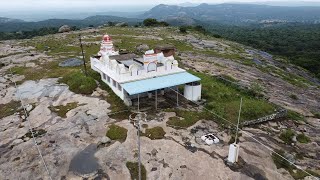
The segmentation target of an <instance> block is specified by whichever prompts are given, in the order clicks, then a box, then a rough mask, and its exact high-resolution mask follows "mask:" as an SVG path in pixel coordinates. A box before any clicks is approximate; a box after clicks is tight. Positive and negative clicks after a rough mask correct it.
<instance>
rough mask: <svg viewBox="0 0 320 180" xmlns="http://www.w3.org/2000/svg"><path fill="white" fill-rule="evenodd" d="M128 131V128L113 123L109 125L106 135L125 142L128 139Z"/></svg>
mask: <svg viewBox="0 0 320 180" xmlns="http://www.w3.org/2000/svg"><path fill="white" fill-rule="evenodd" d="M127 132H128V130H127V129H126V128H123V127H120V126H117V125H115V124H112V125H110V126H109V130H108V132H107V134H106V136H107V137H109V138H110V139H112V140H116V141H120V142H124V141H125V140H126V139H127Z"/></svg>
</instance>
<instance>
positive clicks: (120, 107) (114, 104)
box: [89, 70, 131, 120]
mask: <svg viewBox="0 0 320 180" xmlns="http://www.w3.org/2000/svg"><path fill="white" fill-rule="evenodd" d="M89 76H91V77H92V78H94V79H95V80H96V81H98V82H99V84H100V86H99V87H100V88H101V89H103V90H105V91H107V92H108V96H107V97H105V100H106V101H107V102H108V103H109V104H110V105H111V107H110V109H111V115H109V117H110V118H113V119H117V120H124V119H128V117H129V115H130V114H131V111H130V109H129V108H128V106H126V105H125V104H124V103H123V100H122V99H120V98H119V97H118V96H117V95H116V94H115V93H114V92H113V91H112V90H111V88H110V87H109V86H108V85H107V84H106V83H104V82H103V81H102V80H101V75H100V74H99V73H97V72H95V71H93V70H89ZM117 112H119V113H117ZM112 113H115V114H112Z"/></svg>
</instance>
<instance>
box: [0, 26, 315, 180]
mask: <svg viewBox="0 0 320 180" xmlns="http://www.w3.org/2000/svg"><path fill="white" fill-rule="evenodd" d="M105 33H108V34H109V35H111V37H112V38H113V41H114V44H115V45H116V47H117V48H118V49H120V50H121V51H122V52H135V53H137V54H141V53H142V52H140V51H139V48H137V46H139V45H141V44H143V45H148V46H149V47H150V48H152V47H154V46H155V45H157V44H172V45H175V46H176V48H177V53H176V58H177V59H178V60H179V63H180V64H179V65H180V66H181V67H184V68H186V69H188V70H189V72H191V73H194V74H196V75H197V76H199V77H200V78H201V79H202V81H201V83H202V85H203V93H202V97H203V98H204V100H203V101H202V102H201V104H200V105H198V104H194V103H190V102H188V101H186V100H184V99H183V98H182V97H180V99H181V101H180V104H179V107H176V104H175V99H174V98H172V97H171V96H172V95H173V96H175V94H174V93H173V92H172V93H167V94H166V95H165V96H159V109H158V111H156V110H155V109H154V107H153V106H154V100H153V99H142V100H141V107H140V108H141V109H142V110H143V111H145V112H146V113H147V115H148V118H147V120H148V121H147V122H143V123H142V137H141V162H142V165H143V167H144V169H145V172H144V173H143V174H144V176H143V177H146V178H147V179H197V178H200V179H301V178H305V177H306V178H311V179H312V178H313V179H315V178H314V177H311V176H308V174H306V173H304V172H303V171H301V170H299V169H297V168H295V167H293V166H292V165H291V164H288V163H286V161H283V160H282V159H281V158H280V159H279V156H277V155H276V154H275V153H274V152H271V151H270V149H273V150H277V152H279V153H280V154H281V155H283V156H284V157H285V158H287V159H289V160H290V162H294V164H296V165H298V166H299V167H301V168H302V169H304V170H307V172H308V173H310V174H312V175H313V176H319V175H318V174H319V173H320V169H319V164H320V160H319V156H320V154H319V150H320V147H319V146H320V139H319V136H318V134H319V133H320V119H319V113H320V112H319V110H320V103H319V102H320V91H319V85H320V84H319V81H318V80H317V79H314V78H313V77H312V76H311V75H310V74H309V73H308V72H306V71H305V70H303V69H301V68H299V67H296V66H294V65H291V64H289V63H287V62H286V61H284V60H282V59H281V58H277V57H273V56H272V55H270V54H267V53H265V52H261V51H259V50H256V49H253V48H251V47H247V46H244V45H241V44H238V43H234V42H230V41H226V40H223V39H216V38H213V37H209V36H205V35H203V34H201V33H198V32H195V31H190V32H188V33H187V34H182V33H180V32H179V30H178V29H177V28H173V27H168V28H127V27H121V28H120V27H111V28H104V29H91V30H86V31H75V32H70V33H64V34H54V35H48V36H43V37H35V38H33V39H26V40H12V41H2V42H1V43H0V47H1V48H0V67H1V68H0V74H1V76H0V96H1V98H0V137H1V141H0V154H1V155H0V179H19V178H20V179H39V178H42V179H49V176H51V177H52V178H53V179H85V178H88V179H94V178H98V179H99V178H100V179H130V177H136V175H137V172H136V171H135V169H137V167H136V166H135V165H136V164H135V163H134V162H137V151H138V150H137V141H136V140H137V134H136V129H135V127H134V125H133V124H132V122H130V121H129V120H128V115H130V112H131V111H134V110H135V109H136V106H135V105H134V106H133V107H131V108H130V109H128V108H126V107H125V106H124V105H123V104H122V102H121V100H119V99H118V98H117V97H116V96H115V95H114V94H113V93H112V91H110V89H108V88H106V86H105V85H103V84H101V82H99V78H100V76H99V75H97V74H94V73H93V72H92V71H89V76H90V77H92V78H94V79H95V80H96V81H97V83H98V84H99V86H98V87H97V88H95V89H94V90H93V92H92V93H89V94H76V93H74V92H72V91H73V90H72V87H71V86H70V87H68V86H67V85H66V84H64V83H62V82H61V77H69V76H70V75H72V74H73V73H75V72H77V73H78V74H77V75H79V74H82V73H81V71H83V70H82V67H81V66H80V67H60V66H58V64H59V62H62V61H63V60H65V59H68V58H81V56H80V55H81V51H80V48H79V41H78V35H79V34H81V35H82V40H83V44H84V51H85V56H86V57H85V59H86V60H87V61H88V59H89V56H90V55H92V54H95V53H97V51H98V50H99V46H100V41H101V36H102V35H103V34H105ZM79 56H80V57H79ZM87 64H88V63H87ZM88 68H89V67H88ZM14 82H15V83H16V84H17V86H15V83H14ZM240 97H243V98H244V106H243V113H242V118H241V121H247V120H252V119H256V118H259V117H262V116H266V115H269V114H272V113H274V112H275V111H277V110H278V109H281V108H286V109H288V110H290V111H288V116H287V117H286V118H283V119H278V120H276V121H272V122H267V123H263V124H258V125H255V126H252V127H242V130H241V131H240V135H239V136H240V137H239V140H238V141H239V144H240V147H241V148H240V162H239V163H238V164H237V166H231V167H230V166H228V165H227V164H226V163H225V159H226V157H227V155H228V148H229V142H230V143H232V142H234V122H236V118H237V112H238V108H239V102H240ZM20 99H21V100H22V102H23V104H24V105H25V107H26V113H27V116H26V114H25V113H24V111H23V108H22V107H21V104H20ZM207 110H209V111H207ZM210 112H211V113H210ZM212 113H213V114H212ZM217 115H218V116H217ZM221 117H222V118H221ZM226 120H228V121H231V123H230V122H228V121H226ZM29 122H30V125H31V127H32V128H33V132H34V133H35V134H34V135H35V136H36V137H35V140H36V142H37V144H38V147H39V149H40V151H41V153H42V156H43V159H44V161H45V164H46V166H47V169H48V171H46V168H45V167H44V164H43V161H42V159H41V158H40V157H39V153H38V151H37V148H36V146H35V144H34V141H33V138H32V135H31V132H30V130H29ZM289 129H290V131H289ZM206 133H214V134H215V135H216V136H217V137H218V138H219V139H220V143H219V144H215V145H212V146H208V145H205V144H204V142H203V141H202V140H201V138H200V137H201V136H202V135H204V134H206ZM257 141H259V142H257ZM261 143H262V144H261ZM213 170H214V171H213ZM48 174H49V175H48ZM307 176H308V177H307Z"/></svg>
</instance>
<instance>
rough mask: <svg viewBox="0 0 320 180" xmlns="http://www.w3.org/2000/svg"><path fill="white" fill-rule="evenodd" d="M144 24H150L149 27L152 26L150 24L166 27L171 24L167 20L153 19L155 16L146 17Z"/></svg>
mask: <svg viewBox="0 0 320 180" xmlns="http://www.w3.org/2000/svg"><path fill="white" fill-rule="evenodd" d="M143 25H144V26H148V27H150V26H153V27H155V26H164V27H166V26H169V24H168V23H167V22H165V21H161V22H158V21H157V20H156V19H153V18H148V19H145V20H144V21H143Z"/></svg>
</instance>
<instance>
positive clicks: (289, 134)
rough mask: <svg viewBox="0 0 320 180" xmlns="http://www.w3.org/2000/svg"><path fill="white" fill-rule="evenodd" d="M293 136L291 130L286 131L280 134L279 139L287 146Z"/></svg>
mask: <svg viewBox="0 0 320 180" xmlns="http://www.w3.org/2000/svg"><path fill="white" fill-rule="evenodd" d="M294 134H295V133H294V131H293V130H292V129H287V130H285V131H284V132H282V133H281V134H280V139H281V140H283V141H284V142H285V143H287V144H291V143H292V138H293V136H294Z"/></svg>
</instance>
